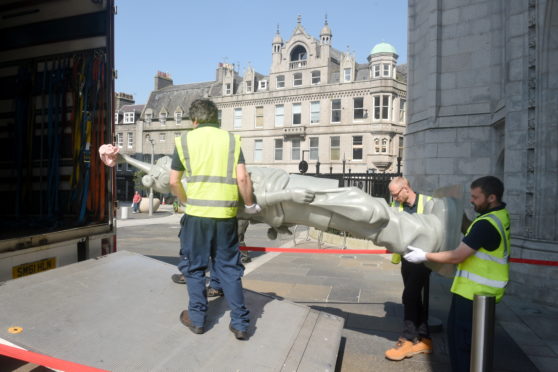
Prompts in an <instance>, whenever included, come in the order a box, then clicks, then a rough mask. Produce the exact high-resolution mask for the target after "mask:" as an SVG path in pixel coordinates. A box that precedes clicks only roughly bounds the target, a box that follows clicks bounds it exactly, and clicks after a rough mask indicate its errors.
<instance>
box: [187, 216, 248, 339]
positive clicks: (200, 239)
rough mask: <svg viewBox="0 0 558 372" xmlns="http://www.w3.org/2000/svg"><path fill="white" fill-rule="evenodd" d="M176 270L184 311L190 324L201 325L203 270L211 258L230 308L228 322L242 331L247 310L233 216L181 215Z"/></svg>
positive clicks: (242, 268)
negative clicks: (184, 288)
mask: <svg viewBox="0 0 558 372" xmlns="http://www.w3.org/2000/svg"><path fill="white" fill-rule="evenodd" d="M180 256H181V257H182V259H181V260H180V262H179V264H178V269H179V270H180V271H181V272H182V274H184V277H185V278H186V286H187V287H188V296H189V298H190V301H189V304H188V313H189V315H190V319H191V321H192V324H194V325H195V326H198V327H203V326H204V323H205V314H206V312H207V297H206V295H207V290H206V287H205V272H206V271H207V269H208V267H209V261H210V259H212V261H213V263H214V264H213V268H212V270H213V272H214V273H215V274H216V275H217V278H219V281H220V284H221V288H222V289H223V292H224V294H225V300H226V301H227V303H228V305H229V308H230V309H231V324H232V326H233V327H234V328H236V329H237V330H239V331H246V330H247V328H248V324H249V318H248V314H249V311H248V310H247V309H246V306H245V305H244V293H243V292H242V282H241V278H242V275H243V274H244V266H243V265H242V263H241V262H240V253H239V250H238V235H237V222H236V218H226V219H220V218H204V217H196V216H189V215H185V217H183V223H182V228H181V230H180Z"/></svg>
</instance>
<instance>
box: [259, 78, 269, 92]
mask: <svg viewBox="0 0 558 372" xmlns="http://www.w3.org/2000/svg"><path fill="white" fill-rule="evenodd" d="M259 89H261V90H265V89H267V80H260V87H259Z"/></svg>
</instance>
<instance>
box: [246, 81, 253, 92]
mask: <svg viewBox="0 0 558 372" xmlns="http://www.w3.org/2000/svg"><path fill="white" fill-rule="evenodd" d="M246 93H252V80H248V81H246Z"/></svg>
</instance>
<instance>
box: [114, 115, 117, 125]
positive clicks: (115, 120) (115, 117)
mask: <svg viewBox="0 0 558 372" xmlns="http://www.w3.org/2000/svg"><path fill="white" fill-rule="evenodd" d="M114 123H115V124H118V112H115V113H114Z"/></svg>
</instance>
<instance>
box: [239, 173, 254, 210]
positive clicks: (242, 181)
mask: <svg viewBox="0 0 558 372" xmlns="http://www.w3.org/2000/svg"><path fill="white" fill-rule="evenodd" d="M236 184H237V185H238V191H239V192H240V196H241V197H242V200H243V201H244V204H245V205H252V204H254V197H253V196H252V193H253V189H252V181H251V180H250V176H249V175H248V171H247V170H246V166H245V165H244V164H237V166H236Z"/></svg>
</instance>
